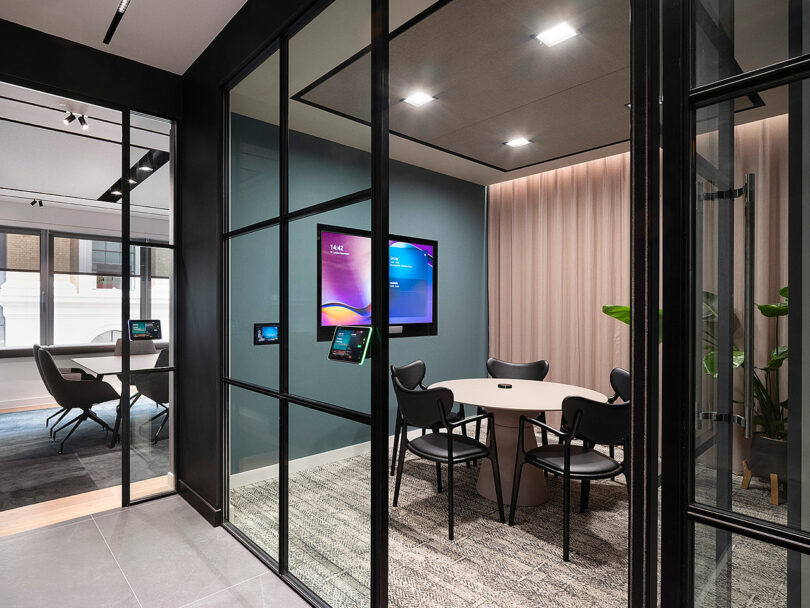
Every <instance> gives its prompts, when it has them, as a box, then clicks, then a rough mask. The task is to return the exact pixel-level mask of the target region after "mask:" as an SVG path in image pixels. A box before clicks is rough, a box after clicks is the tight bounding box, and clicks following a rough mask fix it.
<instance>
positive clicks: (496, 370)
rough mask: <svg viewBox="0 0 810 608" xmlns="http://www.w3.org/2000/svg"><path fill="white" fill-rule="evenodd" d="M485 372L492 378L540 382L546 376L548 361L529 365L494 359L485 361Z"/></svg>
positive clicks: (533, 362)
mask: <svg viewBox="0 0 810 608" xmlns="http://www.w3.org/2000/svg"><path fill="white" fill-rule="evenodd" d="M487 371H488V372H489V375H490V376H492V377H493V378H514V379H515V380H542V379H543V378H545V377H546V376H547V375H548V361H546V360H545V359H543V360H542V361H532V362H531V363H510V362H509V361H501V360H500V359H496V358H495V357H490V358H489V359H487Z"/></svg>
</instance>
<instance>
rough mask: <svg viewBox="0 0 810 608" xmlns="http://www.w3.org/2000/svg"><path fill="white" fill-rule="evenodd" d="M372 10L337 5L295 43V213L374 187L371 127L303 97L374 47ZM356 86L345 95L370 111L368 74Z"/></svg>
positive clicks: (355, 3)
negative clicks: (339, 169) (335, 69)
mask: <svg viewBox="0 0 810 608" xmlns="http://www.w3.org/2000/svg"><path fill="white" fill-rule="evenodd" d="M369 7H370V4H369V3H368V2H367V1H366V0H337V1H336V2H333V3H332V4H331V5H330V6H329V7H327V8H326V9H325V10H324V11H323V12H322V13H321V14H320V15H318V16H317V17H316V18H315V19H314V20H313V21H311V22H310V23H309V24H308V25H307V26H306V27H305V28H303V29H302V30H301V31H300V32H298V33H297V34H296V35H295V36H294V37H293V38H291V39H290V69H289V73H290V110H289V122H290V159H289V166H290V176H289V179H290V211H294V210H296V209H301V208H303V207H308V206H310V205H316V204H318V203H322V202H324V201H328V200H331V199H335V198H338V197H341V196H345V195H347V194H351V193H353V192H357V191H360V190H364V189H366V188H370V187H371V156H370V154H369V153H368V152H369V151H370V150H371V130H370V129H369V127H368V126H367V125H365V124H363V123H360V122H356V121H353V120H349V119H347V118H343V117H341V116H339V115H337V114H334V113H331V112H329V111H327V110H325V109H322V108H321V107H316V106H314V105H312V104H310V103H305V102H304V101H303V100H301V98H300V96H301V94H302V93H303V90H304V89H305V88H306V87H308V86H309V85H311V84H312V83H314V82H315V81H317V80H318V79H319V78H321V77H322V76H324V75H326V74H328V73H329V72H330V71H331V70H333V69H334V68H336V67H337V66H338V65H340V64H341V63H342V62H343V61H345V60H346V59H348V58H349V57H351V56H352V55H354V54H355V53H357V52H358V51H360V50H362V49H363V48H365V47H366V46H368V45H369V44H370V43H371V29H370V24H371V17H370V8H369ZM336 24H339V26H336ZM353 84H354V86H351V85H350V86H349V87H347V88H346V89H345V90H343V91H342V93H343V94H344V95H350V96H356V97H357V98H359V99H365V100H368V105H367V107H368V108H369V111H370V107H371V105H370V100H371V84H370V81H369V76H368V74H366V75H364V77H361V78H360V80H359V82H354V83H353ZM369 116H370V113H369ZM369 120H370V118H369ZM336 166H340V167H342V170H341V171H336V170H335V167H336ZM314 176H317V178H314Z"/></svg>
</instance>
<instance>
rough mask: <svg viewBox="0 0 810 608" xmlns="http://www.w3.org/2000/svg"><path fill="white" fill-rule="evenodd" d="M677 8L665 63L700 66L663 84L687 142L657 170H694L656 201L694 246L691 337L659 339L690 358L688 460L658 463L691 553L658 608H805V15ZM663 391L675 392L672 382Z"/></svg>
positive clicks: (682, 547) (669, 527)
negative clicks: (672, 166) (673, 166)
mask: <svg viewBox="0 0 810 608" xmlns="http://www.w3.org/2000/svg"><path fill="white" fill-rule="evenodd" d="M671 4H672V6H673V7H674V9H673V11H672V12H671V14H670V16H671V17H674V16H680V17H679V18H683V19H684V21H683V22H682V24H683V25H684V29H683V30H681V31H677V27H678V23H677V20H675V21H673V22H672V23H670V24H669V25H667V24H666V22H665V26H664V27H665V29H666V28H667V27H670V28H671V32H670V34H669V35H668V36H667V35H666V34H665V36H667V38H668V40H669V41H670V44H669V45H668V46H665V57H664V64H665V65H675V64H676V63H678V62H677V61H675V53H676V46H677V45H680V44H681V43H682V42H684V41H688V42H691V46H690V44H685V45H684V46H682V47H681V48H682V49H687V51H684V53H685V54H684V55H683V56H682V60H683V62H682V65H685V66H690V73H688V74H682V75H680V76H682V77H683V78H684V79H683V81H682V82H683V83H684V84H683V86H680V85H679V84H678V83H677V82H675V79H677V78H678V77H680V76H679V75H677V74H670V75H669V77H670V78H671V79H672V80H670V82H669V84H667V82H665V106H666V102H667V99H671V100H672V103H678V101H679V95H680V98H681V99H682V100H683V103H684V113H683V115H681V116H679V115H678V112H677V111H676V110H675V109H672V110H671V113H670V114H667V113H666V112H667V110H666V107H665V117H664V124H665V125H666V124H667V120H668V119H667V116H669V118H670V119H671V120H670V124H671V125H677V124H678V122H677V121H678V120H682V121H683V123H682V127H683V128H678V129H675V127H673V130H672V131H668V132H667V135H666V136H665V138H664V154H665V156H664V166H665V167H667V163H668V162H670V163H676V162H682V163H683V165H682V166H683V170H682V172H681V173H680V175H678V177H677V179H675V178H674V175H673V174H672V173H670V174H669V175H670V176H671V181H670V182H669V183H667V181H666V180H665V182H664V188H663V189H664V192H665V193H668V192H672V193H675V192H681V193H682V195H681V196H677V197H676V196H674V195H673V197H672V198H671V199H670V200H669V201H667V199H666V197H667V194H665V203H664V204H665V207H666V206H667V205H668V204H669V205H670V206H671V207H672V211H670V215H669V217H670V218H672V217H679V218H680V221H681V222H682V224H681V227H682V228H678V227H677V226H674V225H671V226H667V225H666V224H665V226H664V233H665V234H678V235H679V236H678V237H676V238H681V239H682V238H683V235H684V234H689V235H690V241H689V247H688V248H687V249H685V250H680V253H676V251H677V250H678V248H677V247H673V248H671V249H670V252H671V255H673V256H675V255H678V256H680V259H679V264H680V266H679V268H680V269H682V272H684V273H685V274H683V276H688V277H689V279H688V281H685V283H686V284H685V285H684V289H687V288H688V290H689V292H688V300H686V301H688V304H687V305H685V308H684V310H683V313H684V314H683V315H680V314H679V311H678V310H677V306H678V302H677V300H675V301H673V302H672V305H673V307H675V308H676V309H674V310H673V315H674V317H675V318H679V317H680V318H681V320H680V321H677V322H674V323H673V324H672V325H670V326H669V328H670V330H671V331H672V330H674V331H676V332H679V333H680V335H681V336H684V337H687V336H688V341H687V342H684V343H683V344H684V346H682V347H681V345H678V344H674V345H672V346H668V341H669V340H670V337H669V336H673V335H675V334H673V333H670V334H667V328H666V327H665V335H664V350H665V355H664V365H665V366H666V365H667V364H668V362H669V365H676V361H677V357H676V356H675V355H674V353H673V356H672V357H670V355H668V354H667V351H668V349H672V350H669V352H673V350H677V349H678V348H683V350H682V351H681V353H682V354H681V357H682V358H681V361H683V362H687V361H688V368H687V369H688V370H689V371H688V374H687V375H685V376H684V378H682V382H684V384H686V385H687V387H688V391H687V390H686V389H684V393H680V394H681V395H683V396H686V395H689V398H688V399H687V400H684V401H683V402H681V403H677V404H675V403H673V404H672V405H673V406H675V410H671V409H668V406H667V403H666V402H665V403H664V408H663V411H664V412H665V414H664V415H665V417H666V416H670V418H669V422H668V420H667V419H665V420H664V428H665V429H666V428H668V427H667V425H668V424H671V423H672V422H673V420H672V417H673V416H674V417H676V418H677V417H678V416H682V417H681V418H680V419H681V420H682V421H683V423H684V426H683V428H684V435H683V436H682V437H680V438H677V439H676V438H675V437H673V438H672V439H673V441H674V442H675V443H677V442H678V441H679V442H680V446H682V447H681V448H680V450H679V451H678V450H676V451H673V452H669V453H670V454H671V455H672V456H673V458H672V459H670V460H666V459H665V462H664V477H663V478H664V500H665V508H666V507H667V503H666V501H667V496H670V497H678V501H679V502H678V503H677V507H673V508H670V510H669V511H668V513H669V516H668V517H667V516H665V517H664V522H663V524H664V525H663V529H662V534H664V535H665V538H666V536H667V535H671V534H675V533H676V532H677V531H678V530H680V532H679V533H680V534H682V536H681V537H680V538H681V539H682V541H681V542H671V543H670V545H671V546H672V547H674V548H675V549H676V550H675V551H673V552H672V553H668V552H665V553H664V561H665V566H664V578H663V582H662V585H663V587H662V589H663V596H662V597H663V601H664V605H665V606H667V605H673V606H674V605H679V606H682V605H694V606H728V607H736V606H752V605H758V606H765V605H767V606H789V607H794V606H803V605H806V601H807V597H808V591H810V587H808V580H810V578H808V576H807V574H808V570H807V567H808V566H807V557H806V555H807V553H810V534H808V531H810V523H809V522H810V518H809V517H808V513H810V511H808V508H809V507H810V503H808V500H807V490H808V488H810V482H808V479H807V475H808V469H807V458H806V452H807V451H806V450H805V449H804V448H805V437H804V436H805V434H807V433H808V427H807V420H808V416H810V412H808V406H807V391H808V388H807V387H806V381H805V378H806V377H807V373H806V369H805V366H806V361H805V360H804V359H803V352H804V348H805V343H806V342H807V338H806V335H807V332H806V331H805V330H804V320H803V317H804V310H805V309H806V307H807V306H806V304H805V302H806V301H807V300H806V299H805V292H806V289H807V287H806V281H805V280H804V278H803V277H804V276H805V275H806V268H807V266H806V264H807V260H808V256H807V252H808V251H809V250H810V249H808V237H807V234H808V232H807V225H808V224H807V222H808V218H809V217H810V215H808V214H807V212H806V209H807V196H808V190H807V181H806V180H807V178H806V175H807V170H806V167H807V159H808V158H809V157H810V152H809V151H810V146H809V145H808V144H810V141H808V138H807V128H806V125H807V124H808V123H807V120H808V117H810V114H808V111H809V110H810V96H808V91H810V89H809V88H808V85H807V83H808V80H807V78H808V76H810V55H808V54H807V51H808V50H810V48H809V47H808V42H807V39H806V34H805V33H804V32H806V31H807V23H808V15H810V12H808V10H810V4H808V3H807V2H803V1H801V0H799V1H796V2H788V1H787V0H785V1H784V2H770V3H764V2H735V1H707V0H693V1H692V2H688V3H687V2H673V3H671ZM687 5H688V8H689V10H687ZM675 9H677V10H675ZM684 32H687V33H688V37H686V38H681V37H682V36H687V34H685V33H684ZM778 62H782V63H778ZM774 64H776V65H774ZM665 78H666V77H665ZM687 82H688V83H691V87H688V86H686V85H685V83H687ZM667 86H669V87H670V88H669V91H670V93H669V94H668V93H667ZM671 108H674V106H671ZM676 130H679V131H680V132H679V133H677V134H676V133H675V131H676ZM668 151H673V153H672V156H670V157H669V160H668V157H667V153H668ZM675 159H677V160H675ZM678 182H679V183H678ZM676 198H677V199H679V200H674V199H676ZM676 211H677V213H676ZM665 217H667V212H666V211H665ZM683 229H685V230H683ZM665 238H666V237H665ZM673 245H674V243H673ZM672 267H673V268H674V267H676V266H675V265H673V266H672ZM667 280H670V281H671V280H673V277H670V278H667V277H665V281H664V283H665V284H666V282H667ZM665 301H666V302H667V303H668V304H667V305H669V302H670V300H667V298H666V296H665ZM667 315H668V316H669V312H668V313H667ZM674 341H675V342H677V340H674ZM686 378H689V379H690V380H689V382H686ZM670 388H672V386H670ZM677 390H680V389H679V388H678V389H676V392H675V394H678V393H677ZM664 394H665V395H669V394H672V393H671V392H670V391H668V389H667V386H666V383H665V386H664ZM679 408H680V409H679ZM677 426H678V425H677V424H675V425H672V426H670V427H669V428H673V429H675V428H677ZM675 456H677V457H675ZM679 467H681V468H680V469H679ZM678 487H682V488H684V491H683V494H679V493H678V489H677V488H678ZM680 522H683V523H680ZM681 526H683V527H681ZM674 540H675V539H674V538H673V541H674ZM665 542H666V540H665ZM668 560H670V565H669V566H667V565H666V562H667V561H668ZM673 573H674V574H675V575H676V577H673V576H672V575H673ZM676 578H677V580H676ZM679 594H682V595H679ZM670 602H671V603H670Z"/></svg>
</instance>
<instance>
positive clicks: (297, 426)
mask: <svg viewBox="0 0 810 608" xmlns="http://www.w3.org/2000/svg"><path fill="white" fill-rule="evenodd" d="M365 390H367V389H365ZM369 440H370V433H369V427H368V426H366V425H364V424H359V423H357V422H352V421H349V420H344V419H342V418H338V417H336V416H332V415H329V414H325V413H322V412H318V411H316V410H311V409H308V408H305V407H301V406H296V405H293V404H290V507H289V517H290V529H289V543H290V551H289V553H290V573H291V574H293V575H295V576H296V577H298V578H299V579H300V580H301V581H303V582H304V584H306V585H307V586H308V587H309V588H310V589H312V590H313V591H314V592H315V593H317V594H318V595H319V596H320V597H321V598H323V599H324V600H326V601H327V602H328V603H329V604H330V605H332V606H368V605H369V601H370V581H371V575H370V572H371V570H370V569H371V532H370V527H371V520H370V517H371V516H370V512H371V459H370V454H369V451H368V447H367V446H368V445H369V444H368V443H367V442H368V441H369Z"/></svg>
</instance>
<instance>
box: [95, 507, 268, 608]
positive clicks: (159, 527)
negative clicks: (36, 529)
mask: <svg viewBox="0 0 810 608" xmlns="http://www.w3.org/2000/svg"><path fill="white" fill-rule="evenodd" d="M95 523H96V524H97V525H98V526H99V529H100V530H101V532H102V534H103V535H104V538H105V539H106V540H107V542H108V544H109V545H110V548H111V549H112V552H113V554H114V555H115V558H116V559H117V560H118V563H119V565H120V566H121V569H122V570H123V571H124V573H125V574H126V577H127V580H128V581H129V584H130V585H131V586H132V589H133V590H134V592H135V594H136V595H137V597H138V599H139V600H140V602H141V604H142V606H143V608H166V607H172V608H173V607H175V606H181V605H184V604H188V603H190V602H193V601H195V600H198V599H202V598H204V597H207V596H209V595H211V594H213V593H216V592H218V591H221V590H223V589H226V588H227V587H231V586H233V585H236V584H238V583H241V582H244V581H246V580H248V579H250V578H253V577H255V576H258V575H260V574H263V573H265V572H267V568H266V567H265V566H264V564H262V563H261V562H260V561H259V560H257V559H256V558H255V557H253V555H252V554H251V553H250V552H249V551H248V550H247V549H245V548H244V547H243V546H242V545H240V544H239V542H237V540H236V539H235V538H233V537H232V536H231V535H230V534H228V533H227V532H226V531H225V530H223V529H222V528H214V527H212V526H211V525H209V524H208V522H206V521H205V520H204V519H203V518H202V517H200V515H199V514H198V513H197V512H196V511H194V509H192V508H191V507H190V506H189V505H188V504H187V503H186V502H185V501H184V500H183V499H181V498H179V497H177V496H174V497H171V498H164V499H160V500H156V501H153V502H148V503H145V504H142V505H138V506H136V507H132V508H130V509H125V510H123V511H121V512H119V513H115V514H110V515H106V516H104V517H100V518H97V519H95Z"/></svg>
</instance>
